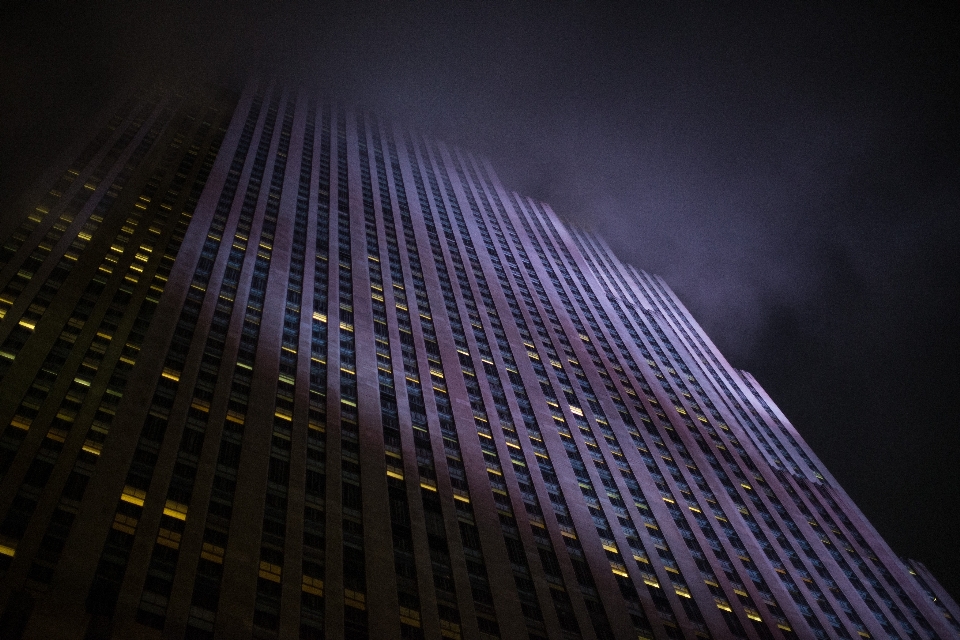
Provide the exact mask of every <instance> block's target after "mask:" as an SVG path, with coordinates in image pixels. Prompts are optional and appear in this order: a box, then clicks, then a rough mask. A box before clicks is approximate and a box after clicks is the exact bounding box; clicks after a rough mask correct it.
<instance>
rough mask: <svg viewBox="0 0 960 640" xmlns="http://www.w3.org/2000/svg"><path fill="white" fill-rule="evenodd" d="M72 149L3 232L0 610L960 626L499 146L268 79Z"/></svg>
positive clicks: (131, 117) (147, 618)
mask: <svg viewBox="0 0 960 640" xmlns="http://www.w3.org/2000/svg"><path fill="white" fill-rule="evenodd" d="M65 162H67V164H65V165H64V166H63V167H61V168H59V169H57V171H56V172H55V173H53V174H51V176H50V177H49V179H48V180H47V182H46V185H45V189H44V190H43V192H42V193H40V194H37V195H36V197H35V200H34V201H33V202H31V206H30V208H29V210H26V211H25V212H24V213H23V214H22V215H20V216H19V217H17V218H10V219H9V220H8V221H7V222H6V223H5V224H8V227H7V228H4V229H0V231H2V232H3V238H4V240H3V242H4V244H3V246H2V248H0V314H2V319H0V425H2V431H0V610H2V615H0V636H2V637H3V638H8V637H9V638H44V639H49V640H55V639H60V638H63V639H66V638H87V639H95V638H229V639H232V638H250V637H253V638H264V639H270V638H305V639H312V638H328V639H335V638H351V639H353V638H369V639H371V640H380V639H389V638H392V639H396V640H400V639H401V638H403V639H415V638H429V639H431V640H436V639H439V638H449V639H460V638H463V639H464V640H481V639H482V640H492V639H495V638H502V639H504V640H513V639H528V638H529V639H531V640H541V639H544V638H551V639H553V638H557V639H569V640H574V639H579V638H583V639H590V640H593V639H596V640H607V639H617V640H627V639H628V638H629V639H636V638H647V639H651V638H656V639H664V638H686V639H688V640H692V639H694V638H718V639H719V638H749V639H750V640H769V639H771V638H775V639H778V640H786V639H791V638H848V639H852V638H857V637H860V638H878V639H879V638H884V639H886V638H900V639H903V640H907V639H913V638H916V639H920V638H923V639H929V638H942V639H946V638H953V637H960V623H958V622H957V620H958V618H960V610H958V609H957V606H956V604H955V603H954V602H953V601H952V600H951V599H950V597H949V596H948V595H947V594H946V593H945V592H944V591H943V589H942V588H941V587H940V586H939V585H938V584H937V582H936V580H935V579H934V578H933V576H931V575H930V574H929V572H927V571H926V570H925V569H924V568H923V567H922V565H920V564H918V563H914V562H911V561H904V560H901V559H899V558H898V557H897V556H896V555H895V554H894V553H893V552H892V551H891V549H890V548H889V547H888V546H887V545H886V544H885V543H884V541H883V540H882V539H880V537H879V536H878V535H877V533H876V532H875V530H874V529H873V528H872V527H871V526H870V524H869V523H868V522H867V521H866V519H865V518H864V517H863V515H862V514H861V513H860V512H859V511H858V510H857V508H856V507H855V506H854V505H853V503H852V502H851V501H850V499H849V498H848V497H847V496H846V494H845V493H844V492H843V490H842V489H841V488H840V487H839V486H838V485H837V483H836V482H835V480H834V479H833V478H832V477H831V476H830V474H829V473H828V472H827V470H826V469H824V468H823V466H822V464H821V463H820V462H819V461H818V460H817V458H816V456H815V455H814V454H813V453H812V452H811V451H810V449H809V448H808V447H807V446H806V444H805V443H804V442H803V440H802V439H801V437H800V436H799V435H798V434H797V432H796V431H795V430H794V429H793V428H792V427H791V426H790V424H789V422H788V421H787V419H786V418H785V417H784V416H783V415H782V414H781V413H780V411H779V410H778V409H777V408H776V406H775V405H774V403H773V401H772V400H771V399H770V398H769V397H768V396H767V395H766V394H765V393H764V391H763V390H762V389H761V388H760V386H759V385H758V384H757V383H756V381H755V380H754V379H753V378H752V377H750V376H749V374H746V373H744V372H742V371H738V370H736V369H734V368H733V367H731V366H730V364H729V363H727V361H726V360H725V359H724V358H723V356H722V355H721V354H720V353H719V352H718V351H717V349H716V347H715V346H714V345H713V343H712V342H711V341H710V340H709V338H708V337H707V336H706V335H705V334H704V332H703V331H702V329H701V328H700V327H699V326H698V325H697V323H696V322H695V321H694V320H693V319H692V318H691V316H690V314H689V313H688V312H687V311H686V310H685V309H684V307H683V305H682V304H681V303H680V301H679V300H678V299H677V298H676V296H675V295H674V294H673V293H672V292H671V291H670V289H669V288H668V287H667V286H666V284H665V283H664V282H663V281H662V280H660V279H658V278H656V277H653V276H650V275H648V274H646V273H644V272H642V271H638V270H636V269H634V268H633V267H631V266H628V265H625V264H623V263H621V262H620V261H618V260H617V259H616V258H615V257H614V256H613V254H612V252H611V251H610V250H609V249H608V248H606V247H605V246H604V245H603V244H602V242H601V241H600V240H599V239H597V238H595V237H592V236H590V235H588V234H586V233H583V232H581V231H577V230H575V229H573V228H570V227H568V226H566V225H565V224H563V223H562V222H560V220H559V219H558V218H557V216H556V215H555V214H554V213H553V212H552V211H551V210H550V208H549V207H548V206H547V205H545V204H543V203H540V202H536V201H534V200H531V199H529V198H525V197H522V196H520V195H518V194H515V193H509V192H507V191H506V190H505V189H504V188H503V186H502V185H501V184H500V182H499V181H498V179H497V178H496V176H495V175H494V173H493V171H492V169H491V168H490V167H489V166H488V165H487V164H486V163H485V162H483V161H480V160H478V159H476V158H474V157H473V156H471V155H469V154H466V153H464V152H461V151H459V150H456V149H450V148H448V147H446V146H444V145H442V144H440V143H438V142H435V141H433V140H430V139H427V138H424V137H422V136H420V135H418V134H416V133H414V132H412V131H409V130H407V129H405V128H402V127H397V126H395V125H393V124H390V123H386V122H383V121H380V120H378V119H377V118H376V117H375V116H373V115H371V114H369V113H366V112H363V111H359V110H350V109H346V108H344V107H342V106H338V105H336V104H328V103H326V102H323V101H318V100H315V99H313V98H312V97H311V96H305V95H301V94H298V93H297V92H295V91H290V90H287V89H284V88H283V87H279V86H274V85H272V84H270V83H266V82H261V83H257V82H252V83H250V84H249V85H248V86H247V87H246V88H245V89H244V90H243V91H242V92H236V93H233V92H230V91H222V92H219V93H218V92H206V93H204V92H198V93H196V94H189V93H177V92H175V91H164V90H152V91H142V92H140V93H137V94H135V95H133V96H132V97H130V98H129V99H127V100H126V101H123V102H121V103H118V104H117V105H115V106H114V107H113V108H111V109H109V110H108V112H107V113H106V115H105V116H104V121H103V122H101V123H99V124H98V126H97V127H96V128H95V129H94V131H93V132H92V133H91V136H90V140H89V141H88V142H87V143H86V144H85V146H82V147H80V148H78V149H77V150H75V151H74V152H73V153H72V154H70V155H69V156H68V157H67V158H66V160H65ZM51 185H52V187H51Z"/></svg>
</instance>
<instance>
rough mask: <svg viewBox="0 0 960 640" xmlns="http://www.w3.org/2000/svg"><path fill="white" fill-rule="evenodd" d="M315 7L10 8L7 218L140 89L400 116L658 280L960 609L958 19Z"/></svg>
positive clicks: (4, 91) (3, 146)
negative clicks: (108, 107) (283, 87)
mask: <svg viewBox="0 0 960 640" xmlns="http://www.w3.org/2000/svg"><path fill="white" fill-rule="evenodd" d="M87 4H96V5H98V6H97V7H96V8H91V7H88V6H86V5H87ZM265 4H266V3H265ZM308 4H309V3H306V2H295V3H270V6H271V8H270V9H264V8H260V7H256V6H254V5H252V4H244V3H233V2H223V3H210V2H183V3H175V2H149V3H147V2H102V3H80V2H71V3H53V2H20V3H6V9H5V11H4V14H3V19H2V20H0V207H2V208H0V215H4V216H8V215H11V206H12V203H14V202H15V201H16V198H17V196H18V195H20V193H22V192H23V191H24V189H25V188H26V187H27V186H28V185H30V184H31V183H32V182H33V181H34V180H36V179H37V177H38V175H39V174H40V172H41V171H42V170H43V169H44V168H45V167H46V166H47V165H48V164H49V163H50V162H51V161H52V160H53V159H55V158H56V157H57V155H58V153H59V152H60V151H61V150H62V149H63V147H64V146H66V145H67V144H68V143H69V142H70V141H72V140H73V139H74V138H75V137H76V136H77V135H79V134H80V133H81V131H82V129H83V126H84V125H85V124H88V123H89V122H90V120H91V118H92V117H94V115H95V114H96V113H97V110H98V108H99V107H100V106H101V104H102V101H103V99H104V97H105V96H109V95H112V94H114V93H115V92H117V91H118V90H120V89H122V88H123V87H124V86H126V85H127V84H128V83H131V82H134V83H135V82H142V81H145V80H148V79H150V78H154V77H175V78H179V79H181V80H183V81H185V82H187V83H196V82H203V81H213V82H218V81H227V82H238V81H239V79H241V78H243V77H244V75H245V73H246V70H247V69H249V68H251V67H254V66H257V67H260V68H266V69H270V70H271V73H275V74H277V75H279V76H282V77H285V78H286V79H288V80H291V81H294V82H297V83H299V84H302V85H305V86H311V87H320V88H322V89H324V90H326V91H327V92H328V93H329V94H333V95H335V96H339V97H342V98H344V99H345V100H347V101H350V102H356V103H360V104H362V105H365V106H367V107H369V108H372V109H374V110H376V111H377V112H379V113H381V114H382V115H383V116H387V117H394V118H400V119H402V120H403V121H406V122H409V123H411V124H415V125H416V126H418V127H419V128H421V129H422V130H424V131H426V132H429V133H431V134H434V135H436V136H437V137H440V138H441V139H443V140H446V141H448V142H451V143H454V144H457V145H460V146H462V147H464V148H466V149H469V150H472V151H475V152H478V153H480V154H483V155H485V156H487V157H488V158H489V159H490V160H491V162H492V163H493V165H494V167H495V168H496V169H497V170H498V172H499V173H500V176H501V178H502V180H503V181H504V183H505V184H506V185H507V186H508V187H509V188H513V189H516V190H517V191H519V192H521V193H523V194H527V195H532V196H534V197H537V198H540V199H542V200H544V201H546V202H549V203H550V204H551V205H552V206H553V208H554V209H555V210H556V211H557V212H558V213H559V214H560V215H561V216H563V217H565V218H567V219H568V220H569V221H571V222H574V223H577V224H580V225H582V226H584V227H587V228H590V229H593V230H595V231H597V232H598V233H600V234H601V235H602V236H604V237H605V238H606V239H607V240H608V241H609V243H610V244H611V246H612V247H613V248H614V250H615V251H616V252H617V254H618V255H619V256H620V257H621V258H622V259H624V260H625V261H628V262H630V263H632V264H634V265H636V266H638V267H641V268H643V269H646V270H647V271H651V272H655V273H658V274H660V275H662V276H663V277H664V278H665V279H666V280H667V282H668V283H669V284H670V285H671V286H672V287H673V288H674V290H675V291H676V292H677V293H678V295H679V296H680V298H681V299H682V300H683V301H684V302H685V303H686V304H687V305H688V307H689V308H690V309H691V311H692V312H693V314H694V316H695V317H696V318H697V319H698V320H699V321H700V323H701V324H702V325H703V326H704V328H705V329H706V330H707V332H708V334H709V335H711V336H712V337H713V339H714V340H715V341H716V342H717V344H718V345H719V347H720V349H721V350H722V351H723V352H724V354H726V356H727V357H728V359H729V360H730V361H731V362H732V363H733V364H734V366H737V367H740V368H743V369H746V370H748V371H750V372H752V373H753V374H754V375H755V376H756V377H757V378H758V380H759V381H760V382H761V384H762V385H763V386H764V387H765V388H766V389H767V391H768V392H769V393H770V395H771V396H772V397H773V398H774V400H776V401H777V402H778V403H779V405H780V407H781V408H782V409H783V411H784V412H785V413H786V415H787V416H788V417H789V418H790V419H791V420H792V421H793V424H794V425H795V426H796V428H797V429H798V430H799V431H800V433H801V434H802V435H803V436H804V438H806V440H807V442H808V443H809V444H810V445H811V447H812V448H813V449H814V451H815V452H816V453H817V455H818V456H819V457H820V458H821V459H822V460H823V462H824V463H825V464H826V466H827V467H828V468H829V470H830V471H831V472H832V473H833V474H834V475H835V476H836V477H837V479H838V480H839V481H840V483H841V485H842V486H843V487H844V488H845V489H846V491H847V492H848V493H849V494H850V495H851V496H852V497H853V499H854V501H855V502H856V503H857V504H858V505H859V506H860V508H861V509H862V510H863V511H864V512H865V513H866V515H867V517H868V518H869V519H870V520H871V522H873V524H874V526H876V527H877V529H879V531H880V533H881V535H882V536H883V537H884V538H885V539H886V540H887V541H888V542H889V543H890V544H891V545H892V546H893V548H894V550H895V551H896V552H897V553H899V554H901V555H907V556H910V557H913V558H916V559H919V560H921V561H922V562H924V563H925V564H926V565H927V566H928V567H929V568H930V569H931V570H932V571H933V572H934V573H935V574H936V575H937V577H938V578H939V579H940V581H941V582H942V583H943V584H944V585H945V586H946V587H947V589H948V590H950V591H951V592H952V593H953V594H954V596H955V597H956V596H958V595H960V515H958V514H960V424H958V410H957V402H956V399H957V398H960V367H958V362H960V344H958V343H960V322H958V311H960V295H958V290H960V266H958V257H960V246H958V245H960V242H958V235H960V233H958V231H960V81H958V74H960V23H958V22H957V20H956V18H955V17H954V16H953V14H952V11H951V9H954V8H955V3H943V4H942V5H933V4H928V3H912V2H904V3H902V4H901V5H899V6H897V5H893V6H891V5H887V6H883V7H881V6H879V4H878V5H875V6H873V7H872V8H871V9H869V11H867V10H864V9H861V8H858V9H844V8H837V7H834V6H832V4H833V3H820V2H807V3H796V2H791V3H782V4H781V6H779V7H771V6H769V5H772V4H773V3H761V4H763V5H764V6H763V7H747V6H745V5H743V4H740V3H728V2H717V3H702V4H701V3H689V4H685V5H684V6H683V7H682V8H671V7H667V6H665V4H659V3H658V4H650V5H649V6H645V5H646V3H642V4H641V6H639V7H636V6H634V5H633V4H632V3H631V8H629V9H627V8H624V7H620V6H616V5H614V4H613V3H585V2H584V3H543V6H540V5H536V6H534V5H528V4H521V3H510V4H509V8H498V9H497V10H493V7H492V5H491V4H489V3H480V2H463V3H454V4H453V5H448V4H447V3H439V2H427V3H417V4H413V3H408V2H398V3H396V4H395V5H391V6H389V7H386V6H379V5H373V4H366V5H362V4H360V3H351V5H350V6H351V8H350V9H349V10H331V9H325V8H324V9H320V8H308ZM921 4H923V5H924V6H920V5H921ZM951 5H954V6H951Z"/></svg>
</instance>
